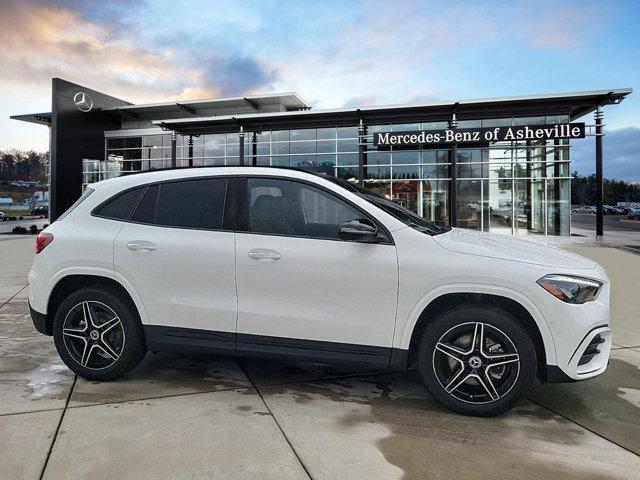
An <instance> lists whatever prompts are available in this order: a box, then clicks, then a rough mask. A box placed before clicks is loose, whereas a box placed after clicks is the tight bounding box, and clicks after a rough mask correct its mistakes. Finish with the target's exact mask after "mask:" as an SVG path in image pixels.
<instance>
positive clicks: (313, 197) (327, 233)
mask: <svg viewBox="0 0 640 480" xmlns="http://www.w3.org/2000/svg"><path fill="white" fill-rule="evenodd" d="M247 194H248V198H247V202H248V205H249V218H248V229H249V231H250V232H255V233H270V234H276V235H289V236H300V237H312V238H328V239H336V240H337V239H339V235H338V229H339V227H340V225H341V224H342V223H344V222H348V221H350V220H356V219H359V218H363V217H364V215H363V214H362V213H361V212H359V211H358V210H356V209H355V208H353V207H351V206H350V205H348V204H347V203H345V202H343V201H341V200H340V199H338V198H337V197H335V196H334V195H332V194H330V193H326V192H324V191H322V190H320V189H318V188H315V187H312V186H310V185H307V184H303V183H298V182H293V181H289V180H277V179H258V178H251V179H249V180H248V186H247Z"/></svg>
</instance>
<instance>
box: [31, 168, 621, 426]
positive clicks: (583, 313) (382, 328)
mask: <svg viewBox="0 0 640 480" xmlns="http://www.w3.org/2000/svg"><path fill="white" fill-rule="evenodd" d="M36 253H37V255H36V256H35V260H34V263H33V267H32V269H31V271H30V273H29V285H30V291H29V303H30V308H31V316H32V318H33V322H34V324H35V327H36V329H37V330H38V331H39V332H42V333H44V334H47V335H53V337H54V340H55V344H56V347H57V350H58V352H59V354H60V356H61V358H62V359H63V361H64V362H65V363H66V364H67V365H68V366H69V368H70V369H71V370H73V371H74V372H76V373H77V374H78V375H80V376H82V377H84V378H87V379H90V380H111V379H114V378H116V377H119V376H120V375H122V374H124V373H126V372H128V371H129V370H131V369H132V368H134V367H135V366H136V365H137V364H138V363H139V362H140V361H141V360H142V358H143V357H144V356H145V354H146V352H147V351H162V350H172V351H183V352H214V353H222V354H230V355H237V356H264V357H287V358H294V359H298V360H308V361H315V362H355V363H361V364H366V365H371V366H372V367H375V368H376V369H380V368H383V369H388V370H394V371H397V370H407V369H417V370H418V371H419V374H420V377H421V379H422V381H423V382H424V385H425V386H426V387H427V389H428V390H429V392H430V393H431V394H432V395H433V396H434V397H435V398H436V399H437V400H439V401H440V402H442V403H443V404H444V405H446V406H447V407H449V408H450V409H452V410H454V411H456V412H460V413H464V414H470V415H495V414H498V413H501V412H504V411H506V410H507V409H509V408H511V407H512V406H514V405H515V404H517V403H518V402H519V401H521V400H522V399H523V398H524V397H525V395H527V393H528V392H529V389H530V387H531V385H532V383H533V381H534V379H535V378H536V377H537V378H539V379H540V380H541V381H542V382H570V381H576V380H584V379H587V378H591V377H594V376H596V375H599V374H601V373H602V372H604V370H605V369H606V367H607V362H608V359H609V353H610V348H611V330H610V329H609V326H608V324H609V281H608V278H607V275H606V273H605V272H604V270H603V269H602V268H601V267H600V266H599V265H598V264H596V263H594V262H592V261H590V260H587V259H585V258H583V257H580V256H578V255H574V254H571V253H567V252H564V251H562V250H559V249H556V248H552V247H548V246H543V245H540V244H538V243H534V242H533V241H528V240H523V239H518V238H513V237H505V236H499V235H493V234H487V233H479V232H473V231H469V230H461V229H457V228H453V229H452V228H449V227H443V226H438V225H436V224H434V223H431V222H429V221H426V220H425V219H423V218H421V217H418V216H416V215H415V214H414V213H412V212H410V211H409V210H406V209H404V208H402V207H400V206H398V205H396V204H395V203H393V202H391V201H388V200H385V199H384V198H381V197H379V196H377V195H375V194H373V192H370V191H367V190H366V189H364V188H361V187H357V186H354V185H352V184H350V183H347V182H344V181H341V180H338V179H335V178H331V177H325V176H322V175H317V174H312V173H309V172H303V171H299V170H294V169H282V168H262V167H214V168H199V169H177V170H164V171H157V172H149V173H142V174H137V175H130V176H123V177H119V178H115V179H111V180H106V181H103V182H99V183H96V184H93V185H91V186H89V187H88V188H87V189H86V190H85V192H84V194H83V195H82V196H81V198H80V199H79V200H78V201H77V202H76V203H75V204H74V205H73V206H72V207H71V208H70V209H69V210H68V211H67V212H66V213H65V214H64V215H63V216H62V217H60V218H59V219H58V220H57V221H55V222H54V223H52V224H51V225H50V226H49V227H48V228H47V229H46V230H44V231H43V232H42V233H41V234H40V235H39V236H38V239H37V248H36Z"/></svg>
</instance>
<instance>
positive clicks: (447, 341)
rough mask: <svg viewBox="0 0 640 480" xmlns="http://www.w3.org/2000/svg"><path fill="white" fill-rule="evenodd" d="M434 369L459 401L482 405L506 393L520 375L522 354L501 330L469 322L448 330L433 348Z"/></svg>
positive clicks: (442, 383) (442, 382) (498, 398)
mask: <svg viewBox="0 0 640 480" xmlns="http://www.w3.org/2000/svg"><path fill="white" fill-rule="evenodd" d="M433 371H434V373H435V376H436V378H437V380H438V382H439V383H440V385H441V386H442V388H443V389H444V391H445V392H447V393H448V394H449V395H451V396H452V397H454V398H456V399H457V400H460V401H463V402H467V403H473V404H483V403H491V402H496V401H498V400H500V399H501V398H502V397H504V396H505V395H507V394H508V393H509V391H511V389H512V388H513V386H514V385H515V383H516V382H517V380H518V376H519V374H520V356H519V354H518V351H517V349H516V347H515V345H514V344H513V342H512V341H511V339H510V338H509V337H508V336H507V335H506V334H505V333H504V332H503V331H502V330H500V329H498V328H496V327H494V326H492V325H490V324H487V323H482V322H467V323H463V324H460V325H456V326H455V327H453V328H450V329H449V330H447V331H446V332H445V333H444V334H443V335H442V336H441V337H440V339H439V340H438V342H437V343H436V346H435V349H434V351H433Z"/></svg>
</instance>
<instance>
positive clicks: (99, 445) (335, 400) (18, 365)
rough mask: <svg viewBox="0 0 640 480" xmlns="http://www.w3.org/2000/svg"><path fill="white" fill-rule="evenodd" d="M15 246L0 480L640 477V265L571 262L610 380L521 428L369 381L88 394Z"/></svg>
mask: <svg viewBox="0 0 640 480" xmlns="http://www.w3.org/2000/svg"><path fill="white" fill-rule="evenodd" d="M0 238H1V237H0ZM11 238H13V240H10V241H9V240H0V385H2V387H1V388H0V439H1V440H0V442H1V445H2V448H0V465H2V468H0V478H7V479H9V478H10V479H21V478H25V479H33V478H52V479H53V478H56V479H57V478H89V477H91V478H98V479H100V478H114V477H116V478H142V479H144V478H154V479H157V478H255V477H258V476H259V477H260V478H278V479H280V478H327V479H333V478H407V479H413V478H461V477H463V476H464V477H469V476H472V477H473V478H478V479H483V478H487V479H489V478H491V479H500V478H505V479H507V478H532V479H533V478H536V479H538V478H545V477H547V478H553V479H564V478H566V479H580V480H583V479H589V478H594V479H596V478H597V479H628V478H635V477H636V476H637V472H638V471H640V456H638V455H640V433H638V432H640V424H639V423H640V343H636V339H637V338H638V337H637V336H636V335H637V334H638V333H640V325H638V313H637V312H638V311H640V308H638V307H640V305H638V304H637V297H639V296H638V295H637V293H636V295H635V296H634V295H633V294H634V292H635V290H637V286H638V285H640V281H639V280H640V278H639V277H638V275H640V268H638V267H640V256H639V255H634V254H631V253H627V252H623V251H620V250H617V249H613V248H601V247H600V248H592V247H577V248H573V247H571V248H572V249H573V250H575V251H576V252H577V253H580V254H582V255H585V256H588V257H590V258H594V259H595V260H597V261H599V262H600V263H602V264H603V265H604V266H605V268H607V270H608V272H609V275H610V277H611V280H612V284H613V294H612V296H613V298H612V299H613V308H612V325H613V329H614V342H615V343H616V349H615V350H614V353H613V359H612V361H611V364H610V367H609V369H608V371H607V372H606V373H605V374H604V375H602V376H601V377H599V378H597V379H593V380H590V381H588V382H582V383H575V384H567V385H545V386H536V388H534V390H533V391H532V393H531V395H530V397H529V398H530V399H529V400H528V401H525V402H523V403H522V404H521V405H520V406H518V407H517V408H515V409H514V410H512V411H511V412H509V413H508V414H506V415H503V416H501V417H499V418H492V419H480V418H470V417H463V416H459V415H455V414H452V413H450V412H448V411H446V410H444V409H443V408H442V407H440V406H439V405H438V404H437V403H435V401H434V400H433V399H432V398H431V397H430V396H429V395H428V394H427V393H426V391H425V390H424V388H423V387H422V386H421V385H419V383H417V382H416V381H415V379H413V378H412V377H411V376H409V377H407V376H404V375H398V374H380V373H379V372H372V371H369V370H364V369H361V368H356V367H348V368H345V367H336V366H329V365H320V364H309V363H298V362H274V361H265V360H260V359H245V360H241V361H237V360H235V359H233V358H230V357H218V356H186V355H177V354H157V355H147V357H146V358H145V360H144V362H143V363H142V365H140V366H139V367H138V368H137V369H135V370H134V371H132V372H131V373H130V374H128V375H127V376H125V377H124V378H122V379H120V380H117V381H113V382H108V383H96V382H89V381H85V380H83V379H79V378H76V377H75V376H74V375H72V374H71V372H69V371H68V370H67V369H66V367H64V365H63V364H62V362H61V361H60V360H59V358H58V356H57V354H56V352H55V349H54V348H53V341H52V339H51V338H49V337H45V336H42V335H38V334H37V333H36V332H35V331H34V330H33V326H32V325H31V320H30V318H29V315H28V308H27V303H26V298H27V289H26V287H25V285H26V277H25V275H26V271H27V270H28V264H30V261H31V255H33V253H32V252H33V243H34V239H33V237H31V236H26V237H25V238H22V239H20V238H17V237H11ZM634 286H635V289H634V288H633V287H634Z"/></svg>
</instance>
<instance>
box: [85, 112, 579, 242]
mask: <svg viewBox="0 0 640 480" xmlns="http://www.w3.org/2000/svg"><path fill="white" fill-rule="evenodd" d="M568 121H569V118H568V117H566V116H558V115H554V116H547V117H533V118H502V119H487V120H471V121H465V120H461V121H459V122H458V127H459V128H466V127H496V126H510V125H535V124H554V123H566V122H568ZM446 127H447V123H446V122H431V123H411V124H387V125H369V126H367V130H366V135H365V136H364V137H363V138H362V139H360V138H359V137H358V128H357V126H352V127H329V128H307V129H298V130H272V131H263V132H260V133H257V132H256V133H254V132H246V133H245V164H246V165H251V164H256V165H259V166H292V167H299V168H311V169H313V170H315V171H325V172H327V173H331V174H334V175H336V176H338V177H340V178H344V179H346V180H349V181H356V180H357V176H358V150H359V146H360V145H361V144H362V146H363V147H364V150H365V186H366V187H367V188H369V189H371V190H374V191H376V192H378V193H379V194H381V195H383V196H385V197H387V198H389V199H391V200H393V201H394V202H396V203H398V204H400V205H403V206H405V207H406V208H408V209H410V210H412V211H414V212H416V213H417V214H418V215H421V216H423V217H425V218H428V219H430V220H434V221H439V222H444V223H450V220H451V218H450V217H451V213H450V212H451V211H452V210H455V216H456V218H457V220H456V222H455V223H456V226H458V227H464V228H469V229H474V230H482V231H491V232H498V233H507V234H516V235H522V234H541V235H545V234H549V235H569V229H570V176H569V175H570V173H569V172H570V167H569V162H570V160H569V142H568V140H555V141H510V142H498V143H494V144H491V145H490V146H488V147H487V146H483V147H478V148H462V147H458V148H457V149H455V148H451V147H450V146H449V145H443V146H442V148H436V149H434V148H429V149H426V148H425V149H422V148H417V149H415V150H407V149H402V150H394V149H393V147H392V148H391V149H389V150H378V149H377V148H376V147H375V146H374V145H373V134H374V133H375V132H390V131H412V130H430V129H443V128H446ZM361 142H362V143H361ZM238 155H239V134H238V133H237V132H236V133H224V134H204V135H200V136H188V135H185V136H180V135H178V141H177V154H176V163H177V166H178V168H180V167H187V166H190V165H191V166H194V167H201V166H222V165H238V163H239V156H238ZM453 155H455V158H453ZM170 163H171V136H170V135H168V134H163V135H146V136H145V135H143V136H135V137H118V138H107V139H106V140H105V158H104V160H103V161H93V160H90V161H85V163H84V182H85V184H86V183H91V182H93V181H97V180H102V179H104V178H109V177H111V176H117V175H126V174H129V173H132V172H138V171H145V170H151V169H156V168H167V167H169V166H170ZM454 165H455V167H454ZM453 168H455V178H456V179H455V180H452V178H453V177H454V175H452V174H453V172H452V169H453ZM452 190H454V191H452ZM453 194H455V195H453ZM452 198H456V204H455V205H454V206H452V205H451V201H452V200H451V199H452ZM452 207H453V208H452Z"/></svg>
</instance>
